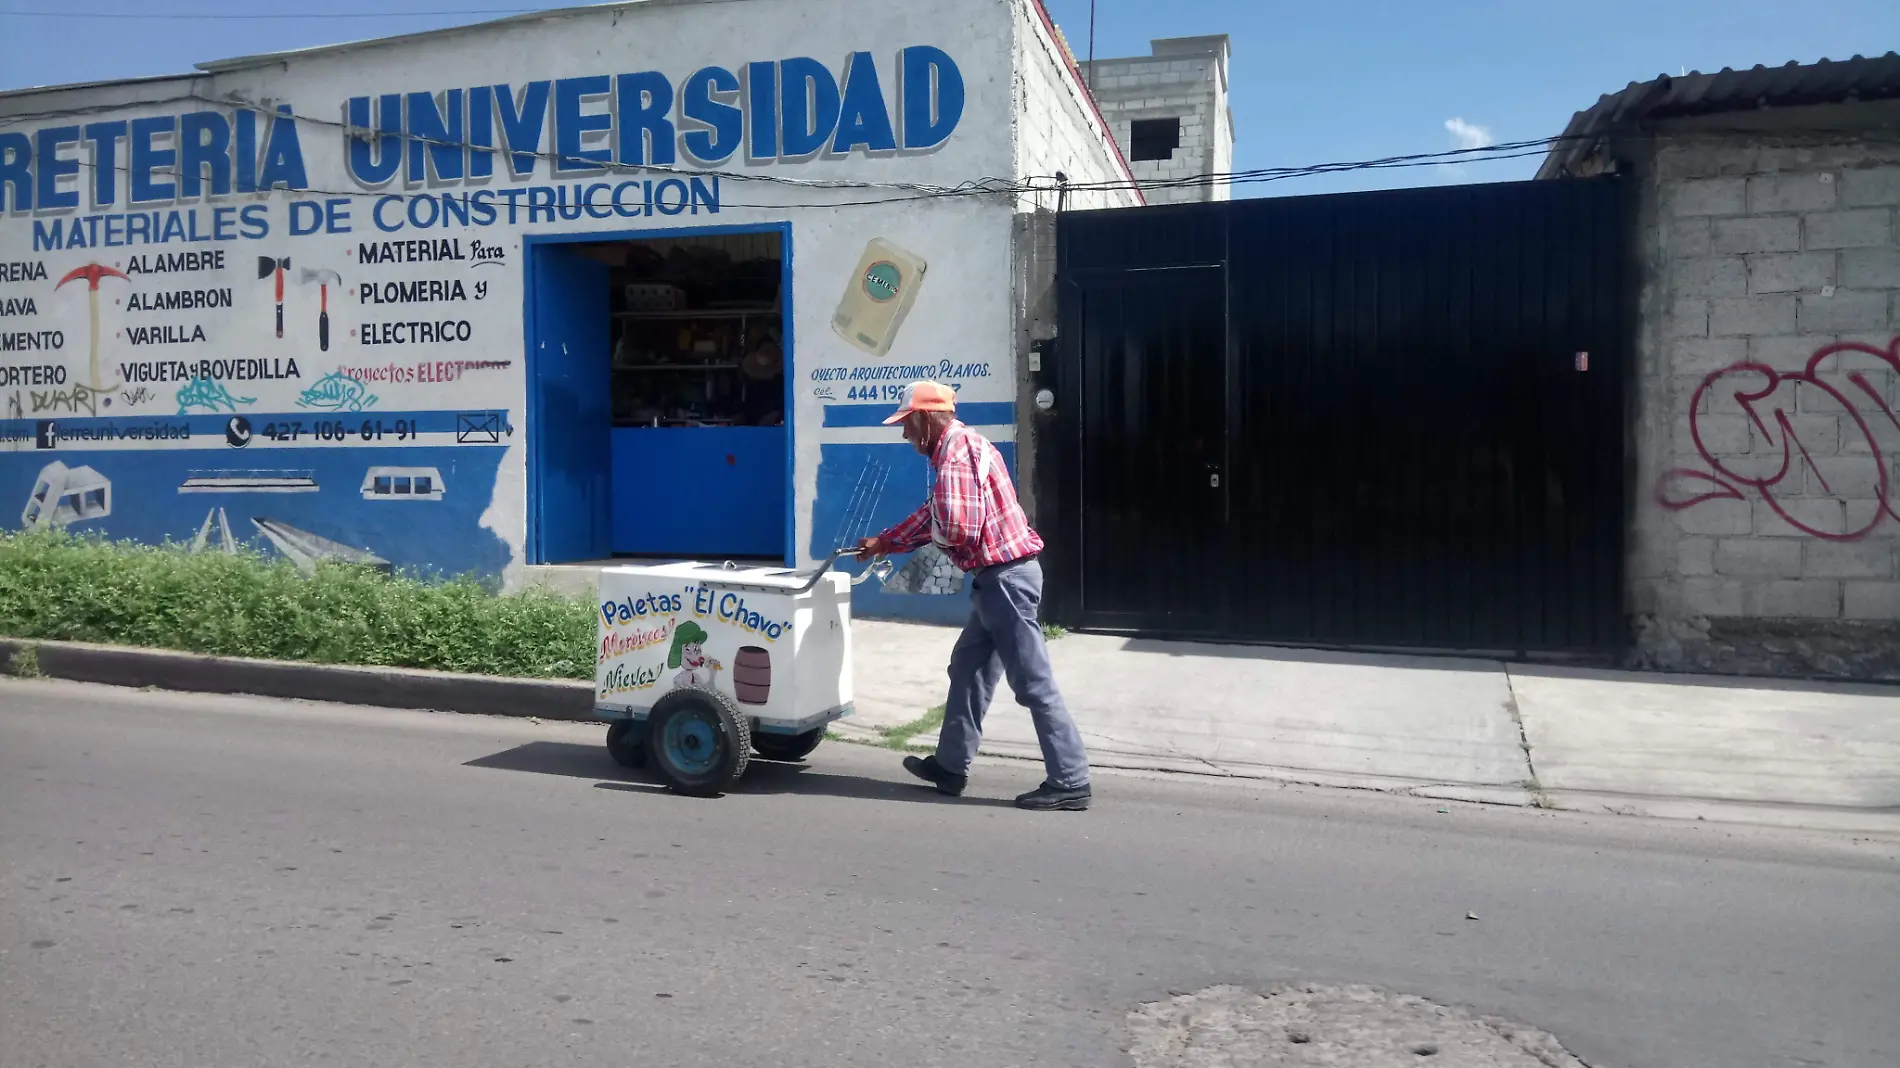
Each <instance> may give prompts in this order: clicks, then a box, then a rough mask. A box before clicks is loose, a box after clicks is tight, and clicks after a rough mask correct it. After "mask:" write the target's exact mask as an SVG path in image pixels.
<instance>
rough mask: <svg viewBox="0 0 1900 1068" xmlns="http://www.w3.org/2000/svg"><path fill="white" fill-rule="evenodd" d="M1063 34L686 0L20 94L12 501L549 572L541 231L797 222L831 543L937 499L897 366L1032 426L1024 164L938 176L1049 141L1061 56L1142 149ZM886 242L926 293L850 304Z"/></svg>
mask: <svg viewBox="0 0 1900 1068" xmlns="http://www.w3.org/2000/svg"><path fill="white" fill-rule="evenodd" d="M1029 15H1034V16H1036V18H1034V19H1031V18H1029V17H1028V16H1029ZM1025 27H1027V29H1026V28H1025ZM1050 40H1051V38H1050V37H1049V35H1048V31H1047V23H1046V20H1044V19H1042V18H1041V12H1040V7H1039V5H1038V4H1036V3H1035V0H952V2H947V3H942V4H937V5H931V6H930V7H928V8H903V9H901V10H900V9H898V8H895V7H893V6H892V5H888V4H877V3H871V2H868V0H823V2H818V3H813V2H804V0H747V2H744V3H705V2H698V0H675V2H657V0H656V2H649V3H637V4H625V5H615V6H608V7H602V8H592V9H579V10H573V11H569V12H566V13H556V14H548V15H536V16H527V17H522V18H518V19H510V20H504V21H502V22H498V23H490V24H484V25H480V26H475V27H469V28H466V29H460V30H450V31H443V32H438V33H433V34H425V35H418V36H414V37H409V38H392V39H388V40H383V41H372V42H366V43H363V44H358V45H350V46H340V47H337V48H330V49H314V50H307V51H304V52H296V53H286V54H282V55H277V56H269V57H253V58H247V59H238V60H231V61H226V62H220V63H212V64H206V65H204V66H203V68H202V72H201V73H199V74H195V75H190V76H182V77H180V78H177V79H171V80H160V81H144V82H136V83H133V82H128V83H113V84H108V85H101V86H88V87H76V88H70V89H54V90H44V91H36V92H29V93H14V94H4V95H0V526H4V527H6V528H9V529H19V528H21V527H23V526H45V525H56V526H65V527H69V528H71V529H74V530H91V531H100V532H104V533H106V534H109V535H112V536H114V537H123V538H131V539H136V540H139V541H145V542H158V541H164V540H173V541H180V542H185V543H188V544H193V545H195V546H197V547H199V548H200V549H202V550H204V551H214V550H216V549H217V548H219V547H222V546H225V545H230V544H235V543H239V542H246V543H252V544H256V545H259V546H262V547H265V548H267V549H269V550H271V551H274V552H279V553H282V554H284V555H287V556H289V557H291V558H293V559H297V560H299V561H308V560H314V559H316V558H319V557H322V556H325V555H333V556H343V557H350V558H357V559H365V560H369V561H372V562H375V561H380V562H384V563H387V564H388V565H390V566H392V567H397V568H404V569H415V570H422V571H435V572H440V573H467V572H475V573H480V574H485V575H499V576H501V577H502V578H503V579H504V580H505V581H507V582H509V583H511V584H512V583H514V582H518V581H519V579H520V578H521V576H522V569H523V567H524V566H525V565H527V564H529V563H531V562H533V561H531V560H530V559H529V558H528V541H529V539H528V534H527V531H528V525H529V512H530V509H531V508H532V507H533V503H534V502H533V501H531V500H530V491H529V482H530V479H529V477H528V470H529V457H528V455H527V452H528V448H529V445H528V439H529V437H530V435H529V434H528V433H526V429H527V422H528V420H529V419H530V418H531V416H530V412H529V409H528V406H527V403H528V396H529V388H528V382H529V376H530V374H531V373H533V371H534V368H533V367H532V366H531V364H532V362H533V361H534V360H535V359H537V358H538V357H537V356H536V355H535V354H534V352H533V351H532V350H531V349H530V347H529V345H528V340H529V339H528V338H527V337H526V335H525V332H524V331H525V327H524V306H525V304H526V303H527V301H528V299H529V297H530V295H529V294H528V293H526V292H525V286H526V284H527V283H526V279H527V278H528V277H529V272H528V271H527V270H526V266H527V265H526V264H525V262H524V253H525V252H526V251H527V250H528V249H529V247H530V246H531V245H532V244H533V243H532V242H527V243H525V244H524V239H526V238H530V237H535V236H542V235H560V234H568V235H577V234H587V235H601V236H603V237H606V236H611V237H614V238H622V237H638V236H642V235H645V234H649V233H651V234H659V233H661V232H664V231H678V230H682V229H692V230H706V229H715V228H734V229H754V230H756V229H759V228H764V227H783V228H785V230H786V232H787V233H788V244H789V254H790V255H791V256H792V257H793V258H794V264H795V265H794V268H793V270H792V272H791V290H790V292H789V294H788V295H787V299H786V300H785V306H786V308H787V317H788V326H789V331H788V333H789V338H790V344H788V345H787V347H786V349H787V351H786V357H787V375H786V378H787V383H788V392H789V393H790V394H791V396H789V397H788V401H789V404H788V408H787V411H788V413H789V418H788V423H789V425H790V431H789V432H790V434H791V436H792V447H791V464H790V466H791V470H790V471H789V472H788V477H789V478H790V479H791V482H792V486H793V489H794V492H792V493H789V494H787V500H788V509H789V513H790V514H789V515H788V516H787V523H788V528H789V530H790V531H791V538H790V541H791V544H792V546H793V551H792V552H791V553H790V554H789V555H790V556H791V558H792V559H791V562H793V563H796V564H805V563H809V562H810V561H811V560H812V559H813V558H815V557H817V556H821V555H823V554H824V553H826V552H828V551H829V550H830V549H831V548H832V547H833V545H835V544H836V543H837V542H838V541H839V540H840V539H841V538H851V537H855V536H856V535H857V534H859V533H862V532H863V531H864V530H866V529H869V528H874V527H876V526H879V525H882V524H884V523H888V522H891V521H894V520H895V519H897V518H899V517H900V516H901V515H902V514H903V513H904V512H905V511H906V510H908V509H909V508H911V507H914V506H915V505H916V504H917V503H920V502H921V501H922V499H923V494H924V487H925V471H924V465H923V460H922V458H921V457H918V456H916V455H915V454H913V453H911V452H910V451H909V449H908V448H907V447H906V446H904V445H903V444H902V442H901V439H900V437H899V435H898V433H897V431H895V430H894V429H892V428H886V427H883V426H881V425H879V424H880V420H881V419H882V417H883V416H884V415H885V414H886V413H888V411H889V410H890V409H891V408H892V407H893V406H894V404H895V401H896V393H897V390H898V389H899V388H900V387H901V386H902V385H903V383H905V382H907V381H910V380H912V379H915V378H920V377H932V378H937V379H941V380H947V381H949V382H951V383H952V384H954V385H956V386H957V387H958V389H959V393H960V396H961V398H962V403H963V406H964V412H965V418H966V420H967V421H969V422H971V423H973V424H976V425H979V426H980V427H981V428H982V429H983V430H984V432H985V433H987V434H990V435H991V436H992V437H993V438H994V439H996V440H997V441H998V443H999V444H1000V445H1002V446H1003V449H1004V452H1005V455H1006V456H1008V455H1010V454H1011V449H1012V444H1011V443H1012V442H1013V440H1014V423H1015V414H1014V400H1015V396H1016V363H1015V356H1016V354H1015V353H1014V352H1013V351H1012V348H1013V340H1012V338H1013V333H1012V322H1011V318H1010V316H1011V311H1010V309H1011V299H1010V298H1011V293H1010V284H1011V271H1010V262H1011V248H1010V240H1011V238H1010V219H1011V217H1012V215H1013V213H1014V212H1016V211H1018V210H1023V209H1024V208H1025V207H1026V206H1027V203H1026V202H1025V201H1024V200H1023V199H1022V198H1018V197H1013V196H1007V195H994V194H979V195H956V196H925V195H924V194H926V193H929V192H932V191H937V190H943V189H967V188H968V183H971V182H974V181H975V180H977V179H980V178H984V177H992V178H1004V179H1007V178H1013V177H1018V176H1019V175H1018V174H1017V173H1016V172H1017V171H1018V169H1019V167H1020V165H1021V164H1020V160H1021V159H1022V158H1023V157H1024V155H1025V153H1024V152H1022V151H1021V150H1020V146H1019V145H1018V144H1017V140H1018V137H1019V132H1018V131H1019V126H1020V125H1021V123H1020V121H1019V120H1020V117H1021V116H1022V115H1023V114H1025V113H1026V112H1027V111H1028V110H1030V109H1040V111H1047V110H1048V108H1047V107H1046V106H1045V104H1044V103H1043V102H1039V101H1037V100H1036V99H1033V98H1032V96H1031V94H1028V93H1026V92H1025V90H1024V86H1025V85H1026V84H1031V83H1033V84H1035V85H1045V84H1055V85H1060V86H1063V87H1065V88H1066V91H1067V93H1068V94H1069V99H1067V100H1065V101H1063V102H1062V107H1063V108H1065V109H1067V110H1065V111H1064V112H1063V113H1064V114H1074V115H1076V116H1079V119H1078V121H1080V122H1083V123H1085V124H1088V125H1089V130H1088V132H1087V136H1086V137H1083V138H1079V139H1077V141H1078V143H1079V144H1081V145H1082V146H1083V148H1082V149H1081V150H1080V151H1081V153H1082V155H1085V156H1089V157H1090V158H1089V159H1088V160H1081V161H1078V163H1077V164H1076V165H1074V166H1072V167H1071V170H1072V171H1074V172H1076V173H1081V174H1093V173H1096V172H1098V171H1100V170H1101V169H1102V168H1103V167H1104V166H1112V165H1113V164H1115V163H1116V162H1117V161H1118V155H1117V154H1116V151H1115V149H1114V146H1113V144H1112V142H1109V141H1107V140H1106V138H1105V137H1104V136H1102V133H1103V132H1102V131H1101V130H1099V129H1097V128H1096V127H1095V126H1094V124H1093V123H1092V121H1091V120H1090V119H1089V117H1088V116H1086V115H1084V114H1083V113H1082V112H1081V111H1079V110H1077V109H1076V106H1075V97H1074V92H1075V86H1073V85H1071V84H1069V83H1068V82H1065V81H1063V79H1064V78H1066V77H1068V74H1069V68H1068V67H1067V66H1066V65H1063V64H1062V61H1061V60H1060V58H1058V57H1056V56H1054V55H1053V54H1052V51H1051V49H1050V47H1049V42H1050ZM1055 51H1056V52H1059V51H1060V50H1059V49H1057V50H1055ZM1024 63H1035V64H1041V65H1048V64H1056V65H1058V66H1061V67H1062V70H1061V71H1059V72H1058V75H1057V77H1056V78H1055V79H1054V80H1053V81H1052V80H1051V79H1050V78H1049V77H1048V76H1047V72H1041V73H1039V75H1038V77H1037V78H1036V79H1025V78H1024V77H1022V74H1021V70H1020V67H1021V65H1022V64H1024ZM477 82H479V83H480V84H475V83H477ZM1040 111H1039V114H1040ZM1041 154H1042V153H1035V154H1034V155H1041ZM1057 162H1060V161H1057ZM1133 200H1134V194H1132V193H1126V192H1122V193H1111V194H1104V195H1103V196H1101V197H1100V198H1098V203H1097V205H1096V206H1106V205H1109V204H1116V203H1130V202H1133ZM1071 203H1079V202H1078V201H1076V200H1072V201H1071ZM890 263H896V264H899V265H904V266H906V267H907V268H909V269H915V268H917V267H923V268H925V269H924V270H922V272H921V274H918V275H915V276H914V277H913V280H912V283H911V289H912V290H913V292H911V293H908V294H905V295H904V296H903V303H904V304H905V312H904V314H903V315H902V316H901V318H899V319H898V320H897V321H896V322H895V323H894V325H891V326H890V327H888V328H887V329H884V330H882V331H881V332H879V331H872V333H874V334H877V335H878V336H875V337H872V336H868V335H866V336H855V335H861V334H863V332H862V331H854V330H852V329H848V328H837V329H834V318H836V317H837V316H839V315H840V314H841V313H844V312H846V310H847V309H850V308H862V307H863V306H864V300H865V299H867V298H869V299H872V300H873V303H875V302H876V300H877V298H879V297H880V296H888V294H887V293H884V294H880V292H878V290H879V287H880V285H885V284H887V283H888V279H884V278H882V276H880V275H879V274H878V272H879V271H884V270H887V269H888V267H887V265H888V264H890ZM866 264H870V265H871V266H870V268H868V269H867V267H866ZM872 318H874V319H875V318H876V316H875V315H873V316H872ZM662 481H663V479H662ZM689 489H690V487H673V488H671V489H669V490H665V491H661V492H658V493H655V495H654V497H655V499H654V500H653V502H652V507H655V508H671V507H690V506H691V494H690V492H682V491H685V490H689ZM873 491H875V492H873ZM16 508H17V509H18V511H16V510H15V509H16ZM871 587H872V584H867V585H866V586H864V587H860V588H859V589H860V590H865V591H868V590H869V589H871ZM863 596H866V597H876V596H877V595H876V594H872V593H868V592H867V593H865V594H863ZM888 600H890V601H898V600H899V599H897V598H888ZM930 600H932V599H929V598H904V599H902V603H896V604H890V605H879V606H875V607H873V606H871V605H863V606H861V608H863V609H868V610H872V611H878V612H880V613H882V614H894V615H910V616H916V615H918V614H919V613H923V614H926V615H929V614H937V615H943V614H945V613H946V612H955V611H960V609H957V608H952V607H948V606H941V605H924V604H918V603H916V602H923V601H930ZM938 600H941V599H938Z"/></svg>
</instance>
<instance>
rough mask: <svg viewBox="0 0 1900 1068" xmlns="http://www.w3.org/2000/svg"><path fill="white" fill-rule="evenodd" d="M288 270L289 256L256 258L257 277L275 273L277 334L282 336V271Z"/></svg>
mask: <svg viewBox="0 0 1900 1068" xmlns="http://www.w3.org/2000/svg"><path fill="white" fill-rule="evenodd" d="M288 270H290V257H289V256H285V257H284V258H283V259H281V260H277V259H272V258H271V257H269V256H259V257H258V258H257V277H259V278H269V277H270V276H271V274H272V272H275V273H276V275H277V336H278V337H283V336H284V272H285V271H288Z"/></svg>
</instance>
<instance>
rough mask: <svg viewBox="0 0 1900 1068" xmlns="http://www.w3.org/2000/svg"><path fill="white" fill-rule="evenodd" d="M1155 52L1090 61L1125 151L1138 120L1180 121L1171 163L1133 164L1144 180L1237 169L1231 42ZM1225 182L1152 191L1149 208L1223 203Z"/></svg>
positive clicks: (1190, 42)
mask: <svg viewBox="0 0 1900 1068" xmlns="http://www.w3.org/2000/svg"><path fill="white" fill-rule="evenodd" d="M1153 50H1154V54H1153V55H1151V56H1136V57H1131V58H1121V59H1099V60H1096V61H1095V62H1094V63H1093V64H1085V65H1084V68H1083V69H1084V71H1085V72H1088V73H1089V75H1090V81H1091V82H1092V84H1093V87H1094V92H1095V97H1096V99H1097V101H1099V102H1100V105H1101V108H1102V114H1103V115H1104V116H1106V117H1107V118H1108V120H1109V123H1110V125H1111V126H1113V127H1114V130H1115V139H1116V140H1117V141H1118V142H1120V144H1121V146H1122V149H1123V151H1124V152H1129V151H1130V149H1131V139H1132V134H1133V127H1134V123H1135V122H1136V121H1138V120H1144V119H1167V118H1178V119H1180V120H1181V143H1180V146H1179V147H1177V148H1176V149H1175V151H1174V154H1173V156H1171V157H1170V158H1169V159H1166V160H1132V153H1131V160H1132V162H1131V164H1130V165H1131V166H1132V167H1133V169H1134V172H1135V177H1136V178H1139V179H1141V180H1143V181H1174V180H1180V179H1190V178H1196V177H1199V176H1201V175H1206V174H1224V173H1227V172H1229V171H1231V170H1232V169H1233V146H1234V129H1233V118H1232V115H1231V114H1230V113H1229V110H1228V106H1227V59H1228V45H1227V38H1226V37H1224V36H1220V37H1190V38H1180V39H1176V40H1162V41H1155V42H1154V43H1153ZM1230 195H1231V193H1230V187H1229V186H1227V185H1226V184H1225V183H1211V184H1209V183H1202V184H1194V185H1184V186H1181V187H1178V188H1170V187H1168V186H1157V187H1153V188H1150V189H1148V190H1147V197H1148V202H1149V203H1151V204H1171V203H1185V202H1198V201H1208V200H1226V199H1228V198H1229V196H1230Z"/></svg>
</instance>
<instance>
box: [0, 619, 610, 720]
mask: <svg viewBox="0 0 1900 1068" xmlns="http://www.w3.org/2000/svg"><path fill="white" fill-rule="evenodd" d="M29 649H30V650H34V651H35V652H36V655H37V659H38V661H39V674H40V676H41V677H44V678H52V679H65V680H68V681H71V682H97V683H104V684H106V685H109V686H130V687H135V688H142V687H156V688H158V689H162V690H182V691H185V692H188V693H223V694H250V695H253V696H257V697H280V698H296V699H300V700H305V701H334V702H336V703H339V704H350V705H371V706H375V707H379V708H427V709H435V710H437V711H442V712H464V713H470V714H473V715H485V716H538V717H540V718H541V719H555V720H571V721H592V720H593V719H594V687H593V684H592V683H589V682H581V681H573V680H567V679H512V678H496V677H493V676H489V675H463V674H458V673H456V672H451V671H424V670H421V669H416V668H388V667H358V666H354V665H343V664H305V663H298V662H293V661H286V660H251V659H245V658H240V657H227V656H205V655H203V654H201V653H181V652H175V651H172V650H169V649H137V648H131V647H128V646H120V645H92V644H88V643H85V642H50V641H31V640H26V639H20V638H0V674H5V673H7V671H6V669H7V668H8V667H9V666H10V665H12V663H13V662H14V657H16V656H17V655H18V654H19V653H21V652H23V651H25V650H29Z"/></svg>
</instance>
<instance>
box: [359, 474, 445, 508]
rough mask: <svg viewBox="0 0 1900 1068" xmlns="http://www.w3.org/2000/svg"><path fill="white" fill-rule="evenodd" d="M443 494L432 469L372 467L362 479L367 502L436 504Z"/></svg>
mask: <svg viewBox="0 0 1900 1068" xmlns="http://www.w3.org/2000/svg"><path fill="white" fill-rule="evenodd" d="M446 490H447V487H445V486H444V485H443V484H442V472H441V471H439V470H437V469H435V468H433V467H372V468H370V469H369V472H368V473H367V474H365V475H364V476H363V499H364V500H366V501H439V500H441V499H442V494H443V493H444V492H445V491H446Z"/></svg>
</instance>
